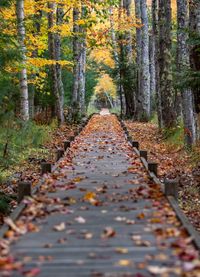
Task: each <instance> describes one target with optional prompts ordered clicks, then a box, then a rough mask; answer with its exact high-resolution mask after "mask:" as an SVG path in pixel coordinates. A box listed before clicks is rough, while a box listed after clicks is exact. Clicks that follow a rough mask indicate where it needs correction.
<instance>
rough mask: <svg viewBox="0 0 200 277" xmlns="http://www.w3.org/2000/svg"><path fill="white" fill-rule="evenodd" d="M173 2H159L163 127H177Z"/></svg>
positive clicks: (168, 0) (160, 0)
mask: <svg viewBox="0 0 200 277" xmlns="http://www.w3.org/2000/svg"><path fill="white" fill-rule="evenodd" d="M171 29H172V25H171V0H159V45H160V51H159V68H160V94H161V108H162V120H163V127H165V128H171V127H174V126H175V125H176V118H175V112H174V101H173V100H174V99H173V87H172V54H171V50H172V34H171Z"/></svg>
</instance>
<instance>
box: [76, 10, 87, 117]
mask: <svg viewBox="0 0 200 277" xmlns="http://www.w3.org/2000/svg"><path fill="white" fill-rule="evenodd" d="M85 9H86V7H85V6H82V16H81V17H82V19H84V18H85ZM80 34H81V41H80V54H79V56H80V58H79V59H80V62H79V76H80V77H79V90H78V94H79V110H80V113H81V115H84V114H85V112H86V107H85V78H86V50H87V49H86V47H87V44H86V40H87V30H86V27H85V26H84V27H80Z"/></svg>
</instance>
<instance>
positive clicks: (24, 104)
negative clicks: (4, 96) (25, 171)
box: [16, 0, 29, 121]
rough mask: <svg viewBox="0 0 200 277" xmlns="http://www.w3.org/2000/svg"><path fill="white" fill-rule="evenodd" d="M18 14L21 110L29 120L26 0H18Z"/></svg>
mask: <svg viewBox="0 0 200 277" xmlns="http://www.w3.org/2000/svg"><path fill="white" fill-rule="evenodd" d="M16 15H17V26H18V40H19V45H20V53H21V58H22V69H21V72H20V82H19V83H20V98H21V100H20V104H21V108H20V112H21V118H22V119H23V120H24V121H27V120H29V101H28V81H27V69H26V46H25V38H26V29H25V23H24V20H25V15H24V0H17V2H16Z"/></svg>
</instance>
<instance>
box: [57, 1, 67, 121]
mask: <svg viewBox="0 0 200 277" xmlns="http://www.w3.org/2000/svg"><path fill="white" fill-rule="evenodd" d="M63 15H64V12H63V7H62V6H61V5H59V4H58V6H57V25H62V24H63ZM55 48H56V51H55V54H56V57H55V59H56V61H60V60H61V36H60V34H59V33H56V34H55ZM56 72H57V83H58V92H59V106H60V109H59V110H61V113H60V116H59V118H60V123H64V94H65V91H64V86H63V81H62V66H61V65H60V64H59V63H56Z"/></svg>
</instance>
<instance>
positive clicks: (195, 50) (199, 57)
mask: <svg viewBox="0 0 200 277" xmlns="http://www.w3.org/2000/svg"><path fill="white" fill-rule="evenodd" d="M189 27H190V28H189V29H190V36H191V39H193V40H194V39H195V40H196V41H197V37H198V41H199V37H200V1H199V0H193V1H190V23H189ZM199 49H200V43H196V44H195V45H194V46H192V47H191V49H190V66H191V69H192V71H193V74H195V73H197V72H198V73H200V51H199ZM197 78H198V77H197ZM192 92H193V96H194V104H195V112H196V122H197V124H196V125H197V138H198V139H200V84H199V82H196V81H195V85H193V86H192Z"/></svg>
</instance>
